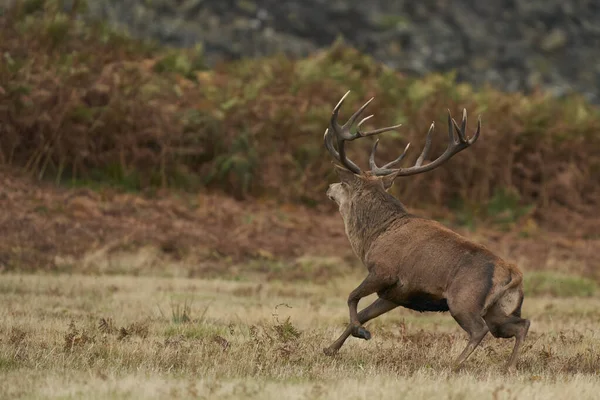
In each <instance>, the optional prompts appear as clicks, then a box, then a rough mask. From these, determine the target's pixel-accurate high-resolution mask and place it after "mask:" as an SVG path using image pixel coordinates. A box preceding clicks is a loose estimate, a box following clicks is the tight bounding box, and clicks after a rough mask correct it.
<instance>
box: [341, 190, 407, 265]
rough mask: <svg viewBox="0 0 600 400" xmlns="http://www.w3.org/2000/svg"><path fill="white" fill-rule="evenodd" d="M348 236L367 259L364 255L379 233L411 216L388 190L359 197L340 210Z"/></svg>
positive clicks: (354, 247) (360, 254)
mask: <svg viewBox="0 0 600 400" xmlns="http://www.w3.org/2000/svg"><path fill="white" fill-rule="evenodd" d="M340 213H341V214H342V219H343V220H344V226H345V228H346V236H347V237H348V240H349V241H350V245H351V246H352V249H353V250H354V253H355V254H356V255H357V256H358V257H359V258H360V259H361V260H363V261H364V257H365V254H366V253H367V251H368V250H369V248H370V247H371V244H372V243H373V242H374V241H375V240H377V238H378V237H379V235H380V234H381V233H383V232H385V231H386V230H387V229H388V227H389V226H390V225H391V224H392V223H393V222H395V221H397V220H398V219H400V218H403V217H405V216H407V215H408V213H407V211H406V209H405V208H404V206H403V205H402V203H401V202H400V201H399V200H398V199H396V198H395V197H394V196H392V195H391V194H389V193H387V192H384V191H382V192H378V193H375V194H372V193H368V195H366V196H365V195H362V196H356V197H355V198H354V199H353V200H352V201H351V202H350V203H349V204H348V205H346V206H345V207H344V208H343V209H340Z"/></svg>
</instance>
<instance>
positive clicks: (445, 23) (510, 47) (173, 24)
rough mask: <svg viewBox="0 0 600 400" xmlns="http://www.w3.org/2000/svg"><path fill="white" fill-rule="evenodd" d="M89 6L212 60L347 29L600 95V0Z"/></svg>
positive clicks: (387, 47)
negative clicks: (200, 47)
mask: <svg viewBox="0 0 600 400" xmlns="http://www.w3.org/2000/svg"><path fill="white" fill-rule="evenodd" d="M0 1H2V0H0ZM6 1H8V0H4V2H6ZM71 3H72V2H70V1H65V2H64V4H65V7H67V8H68V7H69V4H71ZM0 4H1V3H0ZM87 13H88V14H87V17H88V18H102V19H106V20H108V21H109V22H110V23H112V24H114V25H116V26H119V27H123V26H125V27H127V28H128V30H129V31H130V33H131V34H132V35H134V36H138V37H144V38H151V39H156V40H159V41H161V42H163V43H166V44H169V45H174V46H193V45H195V44H196V43H202V44H203V47H204V49H205V52H206V62H207V63H208V64H209V65H211V64H213V63H216V62H218V61H220V60H224V59H235V58H240V57H262V56H267V55H271V54H275V53H279V52H284V53H285V54H287V55H288V56H291V57H301V56H306V55H308V54H309V53H311V52H314V51H315V50H317V49H319V48H322V47H325V46H329V45H330V44H331V43H333V41H334V40H335V39H336V38H337V37H343V38H344V39H345V41H346V42H347V43H348V44H350V45H352V46H354V47H356V48H357V49H359V50H361V51H364V52H367V53H369V54H371V55H373V56H374V57H375V58H377V59H378V60H380V61H381V62H383V63H385V64H386V65H389V66H392V67H393V68H396V69H398V70H400V71H403V72H405V73H410V74H414V75H421V74H425V73H428V72H431V71H449V70H456V71H457V76H458V79H459V80H462V81H468V82H471V83H473V84H475V85H482V84H492V85H494V86H496V87H498V88H499V89H503V90H507V91H517V90H518V91H529V90H531V89H533V88H536V87H538V86H542V87H545V88H547V89H548V90H550V91H551V92H552V93H554V94H555V95H557V96H562V95H564V94H565V93H568V92H570V91H579V92H581V93H584V94H585V96H586V97H588V98H590V99H595V100H594V101H597V100H596V99H598V98H599V97H600V96H599V95H600V72H599V71H598V67H597V66H598V65H600V52H598V50H597V49H599V48H600V24H599V23H598V21H600V3H599V2H598V0H495V1H487V2H486V1H478V0H452V1H450V0H423V1H414V0H369V1H364V0H302V1H299V0H179V1H170V0H151V1H150V0H128V1H125V0H121V1H119V0H94V1H88V12H87Z"/></svg>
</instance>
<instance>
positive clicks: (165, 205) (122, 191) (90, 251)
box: [0, 0, 600, 280]
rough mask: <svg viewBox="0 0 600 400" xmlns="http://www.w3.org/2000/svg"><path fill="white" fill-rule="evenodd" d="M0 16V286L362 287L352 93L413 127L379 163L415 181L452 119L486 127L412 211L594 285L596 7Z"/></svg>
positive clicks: (65, 10)
mask: <svg viewBox="0 0 600 400" xmlns="http://www.w3.org/2000/svg"><path fill="white" fill-rule="evenodd" d="M0 4H2V8H1V10H2V11H1V17H0V18H1V21H2V23H1V24H0V49H1V51H2V63H1V64H0V65H1V66H0V94H1V97H0V121H1V122H0V127H1V129H2V131H1V135H0V162H1V164H2V167H3V168H4V171H5V172H4V174H3V180H4V183H3V185H2V188H1V189H0V190H2V193H3V195H2V197H0V201H2V203H3V206H4V208H5V209H6V210H10V213H5V214H4V216H3V217H2V218H3V222H2V224H0V229H1V230H2V234H3V237H4V240H3V242H2V244H0V265H1V267H2V268H3V269H4V270H21V269H27V270H30V269H31V270H38V269H42V270H44V269H50V270H57V271H60V270H72V269H75V270H78V269H79V268H80V267H81V265H84V264H85V265H86V268H91V269H94V268H95V269H98V270H102V271H104V270H117V271H118V270H120V269H121V268H124V269H125V270H127V269H128V268H133V269H134V270H135V271H136V273H142V272H144V273H146V272H148V273H150V272H149V271H152V269H153V268H154V269H159V270H162V269H164V268H163V267H161V266H164V265H165V264H164V263H165V262H167V261H166V260H168V262H169V263H174V264H177V265H178V267H177V268H174V269H169V271H178V272H177V273H178V274H184V275H187V276H202V277H206V276H213V275H215V276H222V275H227V274H233V275H236V274H245V273H247V272H248V271H253V272H259V273H262V274H267V275H269V274H272V275H274V276H280V277H282V276H283V277H285V276H287V275H286V274H289V276H290V277H298V278H300V277H303V276H304V277H305V278H307V279H320V278H319V276H320V274H323V275H324V276H325V277H330V276H332V275H335V274H338V273H340V274H341V273H343V272H340V271H343V270H344V268H345V267H344V268H341V267H339V266H338V267H335V268H334V267H331V266H330V264H331V263H330V262H329V261H323V263H324V264H323V265H321V264H319V262H318V261H314V260H313V261H305V259H304V258H305V257H309V260H311V258H310V257H317V256H318V257H334V258H335V257H338V258H339V259H340V260H342V261H340V262H339V265H343V266H347V267H348V268H354V267H355V264H356V260H355V259H354V257H353V255H352V254H351V252H350V248H349V245H348V243H347V241H346V238H345V237H344V236H343V228H342V225H341V221H340V219H339V217H338V215H337V214H336V210H335V207H334V205H333V204H331V202H330V201H329V200H327V198H326V196H325V190H326V188H327V186H328V184H329V183H331V182H334V181H335V179H336V177H335V174H334V173H333V169H332V166H331V160H330V158H329V157H328V155H327V153H326V151H324V149H323V146H322V134H323V131H324V129H325V128H326V126H327V121H328V118H329V115H330V112H331V109H332V107H333V106H334V105H335V104H336V103H337V101H338V100H339V98H340V97H341V96H342V95H343V94H344V93H345V92H346V91H347V90H352V93H351V95H350V97H349V98H348V100H347V101H346V103H345V105H344V109H343V110H342V118H344V115H346V116H348V115H350V113H351V112H353V111H354V109H356V107H358V106H359V105H360V104H362V103H363V102H364V101H366V100H367V99H368V98H370V97H371V96H375V102H373V103H372V105H371V106H370V109H371V112H373V113H374V114H375V118H373V119H372V120H371V121H370V122H369V123H370V124H371V126H373V127H381V126H388V125H392V124H398V123H402V124H403V127H402V128H400V129H399V130H397V131H396V132H390V133H387V134H385V135H384V136H383V137H382V142H381V144H380V147H379V149H380V151H379V154H378V157H379V158H380V160H384V159H385V160H391V159H393V158H395V157H396V155H397V154H399V152H401V150H402V149H404V147H405V145H406V143H407V142H411V144H412V146H413V147H412V149H413V151H412V153H410V154H409V157H408V159H407V160H406V163H407V165H408V164H410V163H411V162H414V160H415V158H416V156H417V154H418V150H414V149H419V148H420V147H421V146H422V145H423V139H424V135H425V133H426V128H427V127H428V126H429V124H430V123H431V122H432V121H437V122H438V125H437V126H439V127H444V126H445V119H444V118H445V115H446V112H447V110H450V111H451V113H452V114H453V115H454V116H459V115H460V112H461V111H462V109H463V108H466V109H467V111H468V113H469V114H468V115H469V124H468V126H469V129H470V130H471V132H472V131H473V130H474V127H475V119H476V117H477V116H478V115H481V116H482V120H483V131H482V136H481V138H480V140H479V141H478V142H477V144H476V145H475V146H474V147H472V148H471V149H469V150H468V151H466V152H462V153H461V154H460V155H458V156H457V157H454V159H453V160H451V161H450V162H449V163H448V164H446V165H445V166H444V167H443V168H439V169H437V170H435V171H433V172H431V173H428V174H423V175H419V176H415V177H411V178H409V179H404V180H401V181H398V182H397V183H396V184H395V185H394V188H393V190H392V191H393V193H394V194H395V195H397V196H398V197H399V198H400V199H401V200H402V201H403V202H404V203H405V204H406V205H407V206H408V207H409V208H411V209H412V210H416V212H419V213H421V214H423V215H426V216H429V217H432V218H436V219H438V220H440V221H442V222H444V223H446V224H448V225H449V226H451V227H453V228H454V229H456V230H459V231H460V232H461V233H463V234H466V235H470V236H471V237H473V238H475V240H479V241H481V242H483V243H486V244H488V245H490V246H491V247H493V249H494V250H496V251H498V252H500V253H501V254H502V255H503V256H505V257H507V258H510V259H512V260H516V261H518V262H520V263H521V264H522V265H523V267H524V268H525V269H526V270H543V271H558V272H569V273H574V274H576V275H578V276H584V277H586V278H589V279H594V280H595V279H597V278H598V277H600V274H599V273H598V271H597V268H596V265H597V263H598V261H600V258H599V256H598V254H597V253H596V252H595V251H594V250H593V249H594V246H596V245H597V243H598V237H599V236H598V227H599V225H598V216H597V207H598V205H599V198H600V197H599V194H600V193H599V189H600V184H599V183H600V182H599V180H598V179H599V178H598V176H599V174H598V172H599V171H600V161H599V157H600V137H599V135H598V128H599V127H600V113H599V112H598V108H597V106H596V103H597V101H598V88H599V87H600V67H599V66H600V63H599V62H598V61H599V57H600V53H598V52H597V51H595V49H597V48H598V47H599V45H600V29H599V28H598V26H597V24H594V21H595V20H596V19H597V17H598V13H600V7H599V6H598V5H597V4H596V2H594V1H554V0H549V1H543V2H542V1H515V0H498V1H489V2H485V3H484V2H475V1H471V0H457V1H453V2H450V1H444V0H436V1H421V2H414V1H386V0H375V1H371V2H364V1H354V0H347V1H320V0H305V1H281V0H277V1H275V0H271V1H268V0H263V1H248V0H239V1H233V0H219V1H209V0H203V1H201V0H186V1H183V0H182V1H164V0H160V1H159V0H152V1H127V2H125V1H116V0H96V1H84V0H81V1H75V0H73V1H67V0H64V1H59V0H23V1H3V2H2V3H0ZM438 129H439V130H443V129H442V128H438ZM444 135H445V134H444V133H443V132H438V135H437V136H436V137H435V140H434V146H433V149H432V150H433V153H434V154H435V155H437V153H439V152H441V151H442V150H443V148H444V146H445V140H444V137H445V136H444ZM371 144H372V141H371V140H370V139H365V140H364V142H363V143H361V142H360V141H356V142H353V143H352V145H351V146H349V147H350V149H349V152H350V156H351V158H353V159H356V160H357V161H358V162H360V163H363V164H362V165H365V164H364V163H365V162H366V160H367V155H368V151H369V149H370V147H371ZM315 221H318V222H319V224H316V223H315ZM315 225H318V227H317V226H315ZM140 252H141V253H140ZM144 252H148V254H145V253H144ZM113 253H114V254H119V256H118V257H117V256H115V257H117V258H114V257H113V258H111V259H110V260H112V261H109V260H108V259H107V258H106V257H107V254H113ZM133 254H136V255H135V256H134V255H133ZM140 254H145V255H144V256H140ZM119 257H121V258H123V260H124V261H122V263H124V264H123V265H121V264H119V263H120V262H121V261H114V260H117V259H120V258H119ZM131 259H135V260H136V261H135V262H134V261H132V260H131ZM326 260H330V258H326ZM82 263H83V264H82ZM111 263H112V264H111ZM115 263H116V264H115ZM132 263H134V264H135V267H132V266H131V264H132ZM334 264H335V263H334ZM298 265H303V267H298ZM340 268H341V269H340ZM296 275H298V276H296ZM540 279H542V278H540Z"/></svg>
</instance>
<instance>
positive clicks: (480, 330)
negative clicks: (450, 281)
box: [448, 299, 489, 371]
mask: <svg viewBox="0 0 600 400" xmlns="http://www.w3.org/2000/svg"><path fill="white" fill-rule="evenodd" d="M448 306H449V308H450V314H452V317H453V318H454V319H455V320H456V322H458V324H459V325H460V326H461V328H463V329H464V330H465V331H466V332H467V333H468V334H469V343H467V346H466V347H465V349H464V350H463V351H462V353H460V355H459V356H458V357H457V358H456V360H455V361H454V365H453V370H454V371H457V370H458V369H460V367H461V366H462V365H463V363H464V362H465V361H466V360H467V358H468V357H469V356H470V355H471V353H473V351H474V350H475V349H476V348H477V346H479V344H480V343H481V341H482V340H483V338H484V337H485V335H487V333H488V332H489V329H488V326H487V325H486V323H485V320H484V319H483V318H482V317H481V315H480V311H481V310H480V307H477V306H475V305H473V303H472V302H471V301H469V300H466V299H465V300H464V301H448Z"/></svg>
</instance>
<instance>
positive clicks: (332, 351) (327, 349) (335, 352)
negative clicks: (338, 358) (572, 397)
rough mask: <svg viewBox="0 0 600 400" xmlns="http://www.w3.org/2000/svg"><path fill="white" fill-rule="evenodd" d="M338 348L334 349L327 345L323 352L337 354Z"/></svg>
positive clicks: (331, 354)
mask: <svg viewBox="0 0 600 400" xmlns="http://www.w3.org/2000/svg"><path fill="white" fill-rule="evenodd" d="M337 352H338V351H337V350H336V349H332V348H331V347H326V348H324V349H323V353H325V355H326V356H330V357H332V356H335V355H336V354H337Z"/></svg>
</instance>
